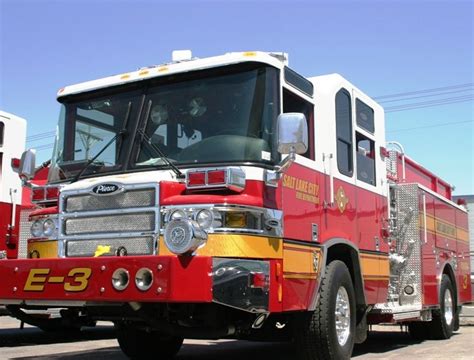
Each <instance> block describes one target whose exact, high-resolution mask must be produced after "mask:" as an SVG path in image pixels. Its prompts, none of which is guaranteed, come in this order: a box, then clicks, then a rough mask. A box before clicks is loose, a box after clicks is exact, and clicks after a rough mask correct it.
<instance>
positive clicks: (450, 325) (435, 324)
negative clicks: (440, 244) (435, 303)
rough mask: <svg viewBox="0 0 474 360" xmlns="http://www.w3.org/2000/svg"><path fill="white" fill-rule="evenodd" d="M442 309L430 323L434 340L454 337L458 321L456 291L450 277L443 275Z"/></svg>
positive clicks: (436, 312) (434, 312) (437, 311)
mask: <svg viewBox="0 0 474 360" xmlns="http://www.w3.org/2000/svg"><path fill="white" fill-rule="evenodd" d="M439 296H440V298H439V300H440V304H439V306H440V308H439V310H435V311H433V320H432V321H431V322H430V323H428V324H429V325H428V326H429V331H430V335H431V338H432V339H439V340H442V339H449V338H450V337H451V335H453V331H454V325H455V321H456V319H455V318H456V302H455V297H454V289H453V284H452V283H451V280H450V279H449V276H448V275H446V274H445V275H443V278H442V279H441V288H440V294H439Z"/></svg>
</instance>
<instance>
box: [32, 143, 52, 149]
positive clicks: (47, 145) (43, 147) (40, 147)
mask: <svg viewBox="0 0 474 360" xmlns="http://www.w3.org/2000/svg"><path fill="white" fill-rule="evenodd" d="M53 146H54V143H51V144H44V145H40V146H36V147H35V150H46V149H50V148H52V147H53Z"/></svg>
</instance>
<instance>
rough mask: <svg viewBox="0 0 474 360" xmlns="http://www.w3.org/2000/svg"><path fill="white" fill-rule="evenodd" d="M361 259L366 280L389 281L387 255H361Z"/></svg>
mask: <svg viewBox="0 0 474 360" xmlns="http://www.w3.org/2000/svg"><path fill="white" fill-rule="evenodd" d="M360 258H361V261H360V262H361V267H362V276H363V277H364V278H369V277H370V278H375V277H377V278H381V279H384V280H385V279H388V276H389V274H390V269H389V261H388V256H387V255H376V254H360Z"/></svg>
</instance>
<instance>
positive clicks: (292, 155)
mask: <svg viewBox="0 0 474 360" xmlns="http://www.w3.org/2000/svg"><path fill="white" fill-rule="evenodd" d="M295 159H296V151H295V147H294V146H292V147H291V148H290V152H289V153H288V156H287V157H286V158H284V159H283V160H282V161H280V163H279V164H278V165H276V166H275V172H276V173H277V174H283V172H285V170H286V169H288V168H289V167H290V165H291V164H293V163H294V162H295Z"/></svg>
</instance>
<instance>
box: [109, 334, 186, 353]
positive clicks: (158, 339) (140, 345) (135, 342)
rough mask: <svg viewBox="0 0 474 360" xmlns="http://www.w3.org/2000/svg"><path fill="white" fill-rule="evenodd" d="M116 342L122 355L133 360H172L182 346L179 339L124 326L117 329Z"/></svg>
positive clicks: (181, 340)
mask: <svg viewBox="0 0 474 360" xmlns="http://www.w3.org/2000/svg"><path fill="white" fill-rule="evenodd" d="M117 341H118V343H119V345H120V349H121V350H122V351H123V352H124V354H125V355H127V356H128V357H129V358H130V359H134V360H138V359H140V360H141V359H143V360H149V359H150V360H151V359H160V360H164V359H172V358H173V357H174V356H175V355H176V354H177V353H178V351H179V349H180V348H181V345H182V344H183V338H181V337H177V336H171V335H165V334H162V333H159V332H157V331H145V330H141V329H136V328H133V327H131V328H128V327H125V326H120V327H117Z"/></svg>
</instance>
